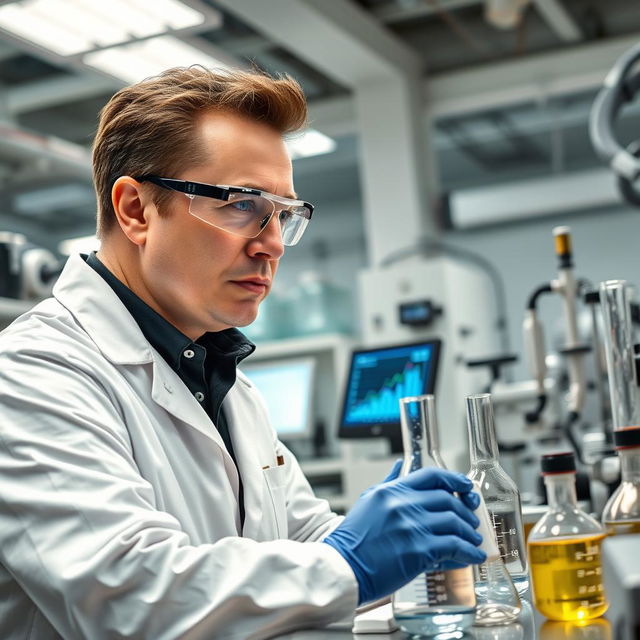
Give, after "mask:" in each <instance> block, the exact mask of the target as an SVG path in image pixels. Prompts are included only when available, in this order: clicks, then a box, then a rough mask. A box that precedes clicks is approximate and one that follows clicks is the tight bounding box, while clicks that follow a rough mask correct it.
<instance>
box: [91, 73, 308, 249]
mask: <svg viewBox="0 0 640 640" xmlns="http://www.w3.org/2000/svg"><path fill="white" fill-rule="evenodd" d="M211 110H220V111H229V112H232V113H236V114H238V115H243V116H246V117H248V118H251V119H253V120H256V121H259V122H264V123H265V124H267V125H270V126H272V127H273V128H274V129H276V130H277V131H278V132H279V133H280V134H281V135H285V134H287V133H292V132H295V131H298V130H299V129H301V128H302V127H303V126H304V125H305V124H306V120H307V104H306V100H305V97H304V93H303V92H302V89H301V87H300V85H299V84H298V82H297V81H296V80H294V79H293V78H291V77H290V76H287V75H284V76H280V77H277V78H272V77H271V76H268V75H266V74H264V73H261V72H259V71H239V70H233V71H211V70H209V69H205V68H204V67H200V66H192V67H188V68H184V67H177V68H174V69H168V70H167V71H164V72H163V73H161V74H160V75H158V76H154V77H153V78H148V79H146V80H143V81H142V82H139V83H137V84H134V85H131V86H129V87H125V88H124V89H121V90H120V91H118V92H117V93H116V94H115V95H114V96H113V97H112V98H111V100H109V102H108V103H107V104H106V105H105V107H104V108H103V109H102V111H101V112H100V122H99V125H98V131H97V133H96V137H95V140H94V144H93V179H94V184H95V189H96V195H97V199H98V216H97V234H98V237H100V238H103V237H104V236H105V234H106V233H107V232H108V231H109V230H110V229H111V228H113V227H114V226H115V224H116V219H115V212H114V210H113V205H112V203H111V189H112V187H113V183H114V182H115V181H116V180H117V178H118V177H120V176H123V175H130V176H134V177H135V176H140V175H145V174H147V175H148V174H157V175H168V176H171V175H172V174H174V173H175V172H177V171H179V170H183V169H184V167H185V166H189V165H193V164H198V163H200V162H203V161H204V158H203V157H201V156H199V155H198V149H197V147H196V148H194V146H195V145H194V140H193V133H194V129H195V126H196V123H197V116H198V115H199V114H200V113H202V112H205V111H211ZM167 150H170V153H167ZM201 153H202V152H201ZM158 191H160V190H158ZM168 195H169V192H167V193H166V194H165V193H158V195H157V196H156V199H155V200H156V202H157V204H161V200H164V199H166V197H167V196H168Z"/></svg>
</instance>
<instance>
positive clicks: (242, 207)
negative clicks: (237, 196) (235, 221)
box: [231, 200, 256, 213]
mask: <svg viewBox="0 0 640 640" xmlns="http://www.w3.org/2000/svg"><path fill="white" fill-rule="evenodd" d="M231 206H232V207H233V208H234V209H237V210H238V211H246V212H247V213H252V212H254V211H255V210H256V205H255V202H254V201H253V200H235V201H234V202H232V203H231Z"/></svg>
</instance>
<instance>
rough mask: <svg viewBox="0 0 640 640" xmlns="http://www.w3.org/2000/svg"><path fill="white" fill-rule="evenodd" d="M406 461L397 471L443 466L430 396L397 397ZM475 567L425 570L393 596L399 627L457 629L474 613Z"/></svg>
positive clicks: (427, 632) (435, 631) (434, 632)
mask: <svg viewBox="0 0 640 640" xmlns="http://www.w3.org/2000/svg"><path fill="white" fill-rule="evenodd" d="M400 420H401V424H402V443H403V448H404V462H403V465H402V471H401V475H403V476H404V475H407V474H408V473H411V472H412V471H416V470H417V469H421V468H423V467H438V468H441V469H444V468H445V466H444V462H443V460H442V458H441V457H440V452H439V450H438V433H437V422H436V412H435V401H434V397H433V396H432V395H422V396H416V397H408V398H401V399H400ZM475 604H476V598H475V591H474V583H473V570H472V568H471V567H465V568H464V569H451V570H448V571H429V572H427V573H423V574H421V575H419V576H417V577H416V578H414V579H413V580H412V581H411V582H409V583H408V584H407V585H405V586H404V587H402V588H401V589H400V590H398V591H397V592H396V593H395V594H394V596H393V614H394V617H395V619H396V621H397V622H398V624H399V625H400V628H401V629H402V630H403V631H406V632H407V633H411V634H413V635H416V636H438V635H440V634H450V633H458V632H460V631H463V630H464V629H466V628H468V627H470V626H471V625H472V624H473V622H474V615H475Z"/></svg>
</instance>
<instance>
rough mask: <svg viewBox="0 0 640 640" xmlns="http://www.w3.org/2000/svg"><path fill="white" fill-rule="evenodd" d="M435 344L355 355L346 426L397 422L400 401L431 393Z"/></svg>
mask: <svg viewBox="0 0 640 640" xmlns="http://www.w3.org/2000/svg"><path fill="white" fill-rule="evenodd" d="M433 350H434V345H433V344H420V345H408V346H402V347H395V348H388V349H379V350H371V351H366V352H361V353H355V354H354V356H353V360H352V363H351V371H350V374H349V381H348V386H347V394H346V400H345V409H344V414H343V420H342V424H343V426H345V427H350V426H353V427H360V426H366V425H371V424H385V423H389V424H392V423H397V422H399V420H400V408H399V405H398V400H399V399H400V398H404V397H406V396H417V395H421V394H423V393H429V392H431V391H432V389H427V384H428V383H429V381H430V380H431V379H432V377H433V376H432V373H433V372H432V371H431V367H432V365H433V364H434V358H433Z"/></svg>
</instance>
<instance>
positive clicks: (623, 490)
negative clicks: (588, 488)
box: [602, 427, 640, 535]
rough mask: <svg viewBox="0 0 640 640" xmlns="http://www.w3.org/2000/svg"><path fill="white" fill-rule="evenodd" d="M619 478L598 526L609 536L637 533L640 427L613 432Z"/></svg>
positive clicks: (639, 529)
mask: <svg viewBox="0 0 640 640" xmlns="http://www.w3.org/2000/svg"><path fill="white" fill-rule="evenodd" d="M613 442H614V444H615V447H616V451H617V452H618V456H619V457H620V470H621V473H622V479H621V482H620V486H619V487H618V488H617V489H616V490H615V491H614V492H613V494H612V495H611V497H610V498H609V500H608V501H607V504H606V505H605V508H604V511H603V512H602V524H603V525H604V527H605V529H606V530H607V533H608V534H609V535H626V534H631V533H640V427H627V428H626V429H617V430H616V431H614V432H613Z"/></svg>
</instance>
